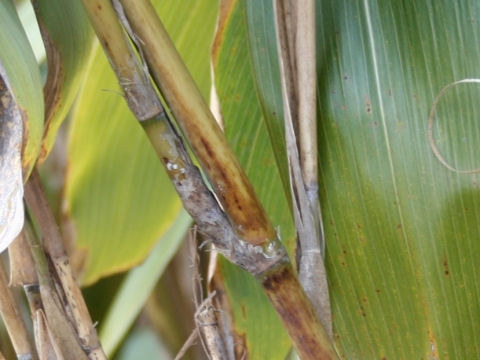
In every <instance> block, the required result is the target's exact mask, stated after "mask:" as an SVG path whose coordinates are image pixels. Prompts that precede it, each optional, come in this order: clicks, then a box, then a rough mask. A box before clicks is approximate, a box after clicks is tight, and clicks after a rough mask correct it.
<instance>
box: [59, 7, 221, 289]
mask: <svg viewBox="0 0 480 360" xmlns="http://www.w3.org/2000/svg"><path fill="white" fill-rule="evenodd" d="M216 4H217V2H216V1H214V0H202V1H197V2H195V5H194V6H193V7H192V6H191V3H190V2H189V1H187V0H184V1H176V2H160V1H157V2H155V3H154V5H155V6H156V8H157V10H158V12H159V14H160V17H161V18H162V20H163V21H164V23H165V25H166V27H167V29H168V30H169V31H170V34H171V36H172V38H173V40H174V42H175V43H176V45H177V47H178V48H179V50H180V53H181V54H182V55H183V57H184V59H185V61H186V63H187V66H191V67H190V69H191V71H192V73H193V75H194V77H195V78H196V79H197V81H198V83H199V86H200V88H201V89H202V91H203V93H204V94H205V95H208V91H209V89H210V80H209V74H210V67H209V51H208V49H209V44H210V43H211V39H212V37H213V29H214V24H215V18H216V12H215V11H212V9H215V5H216ZM187 35H188V36H187ZM68 164H69V165H68V171H67V179H66V187H65V207H64V208H65V215H66V219H67V222H70V225H71V226H66V227H65V229H69V230H72V229H73V231H72V232H71V233H72V234H73V237H74V239H73V240H75V242H76V247H77V248H78V249H77V250H78V251H77V255H78V254H80V253H81V252H84V254H85V256H86V264H85V275H84V279H83V281H84V283H85V284H89V283H92V282H94V281H95V280H97V279H98V278H99V277H101V276H104V275H107V274H111V273H114V272H118V271H121V270H125V269H127V268H129V267H131V266H133V265H135V264H138V263H139V262H140V261H142V260H143V259H144V258H145V256H146V255H147V254H148V252H149V251H150V250H151V249H152V247H153V246H154V244H155V242H156V241H157V240H158V239H159V238H160V237H161V236H162V235H163V234H164V233H165V231H166V230H167V229H168V228H169V226H170V224H171V223H172V221H173V220H174V219H175V218H176V216H177V214H178V212H179V210H180V208H181V204H180V201H179V200H178V197H177V195H176V194H175V191H174V189H173V187H172V186H171V184H170V181H169V179H168V178H167V176H166V174H165V171H164V169H163V168H162V166H161V163H160V161H159V160H158V158H157V157H156V154H155V152H154V151H153V148H152V147H151V145H150V143H149V141H148V139H147V137H146V136H145V134H144V133H143V130H142V129H141V127H140V125H139V124H138V123H137V121H136V120H135V119H134V117H133V116H132V115H131V113H130V111H129V110H128V108H127V106H126V103H125V100H124V99H123V97H122V96H121V93H120V89H119V86H118V81H117V80H116V79H115V76H114V74H113V72H112V71H111V69H110V67H109V65H108V63H107V60H106V58H105V56H104V54H103V52H102V50H101V49H100V47H99V46H97V49H96V50H95V53H94V55H93V56H92V58H91V62H90V65H89V69H88V73H87V78H86V81H85V83H84V85H83V88H82V91H81V94H80V95H79V99H78V103H77V105H76V109H75V111H74V113H73V116H72V125H71V129H70V139H69V149H68ZM79 258H80V256H77V257H76V258H74V261H78V259H79ZM80 260H81V259H80Z"/></svg>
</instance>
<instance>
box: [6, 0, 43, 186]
mask: <svg viewBox="0 0 480 360" xmlns="http://www.w3.org/2000/svg"><path fill="white" fill-rule="evenodd" d="M0 49H1V51H0V62H1V64H2V66H3V68H4V71H5V73H6V77H7V79H4V80H5V81H6V82H7V83H8V84H9V87H10V89H11V92H12V93H13V96H14V99H15V102H16V103H17V104H18V106H19V107H20V110H21V113H22V114H21V115H22V119H23V132H24V139H25V140H24V142H23V158H22V164H23V176H24V178H27V177H28V175H29V174H30V171H31V169H32V168H33V165H34V164H35V161H36V159H37V156H38V151H39V147H40V141H41V137H42V131H43V116H44V103H43V93H42V80H41V77H40V71H39V68H38V65H37V62H36V60H35V56H34V54H33V51H32V48H31V46H30V44H29V42H28V40H27V37H26V35H25V31H24V30H23V27H22V25H21V23H20V20H19V18H18V15H17V12H16V10H15V7H14V6H13V3H12V2H11V1H10V0H6V1H2V2H1V3H0Z"/></svg>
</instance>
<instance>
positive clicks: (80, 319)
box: [25, 169, 106, 359]
mask: <svg viewBox="0 0 480 360" xmlns="http://www.w3.org/2000/svg"><path fill="white" fill-rule="evenodd" d="M25 200H26V201H27V204H28V206H29V208H30V210H31V211H32V214H33V216H34V217H35V219H36V220H37V223H38V226H39V229H40V232H41V234H42V235H43V240H44V242H45V248H46V250H47V252H48V254H49V255H50V257H51V259H52V262H53V264H54V266H55V270H56V273H57V275H58V278H59V279H60V283H61V286H62V288H63V291H64V293H65V297H66V299H67V302H68V305H69V310H70V313H71V316H72V319H71V320H72V322H73V324H74V325H75V328H76V330H77V332H78V337H79V339H80V341H81V343H82V345H83V346H84V347H85V348H86V349H87V352H88V353H89V357H90V358H91V359H106V355H105V354H104V352H103V349H102V347H101V345H100V341H99V340H98V336H97V332H96V330H95V328H94V327H93V323H92V320H91V318H90V314H89V313H88V309H87V306H86V304H85V300H84V299H83V296H82V292H81V290H80V288H79V286H78V284H77V282H76V280H75V278H74V276H73V273H72V269H71V266H70V260H69V258H68V256H67V254H66V252H65V248H64V245H63V241H62V237H61V235H60V231H59V228H58V225H57V224H56V221H55V218H54V216H53V213H52V210H51V208H50V205H49V203H48V200H47V197H46V195H45V191H44V190H43V185H42V182H41V179H40V175H39V174H38V170H37V169H34V170H33V172H32V174H31V176H30V178H29V180H28V182H27V184H26V185H25ZM46 315H47V317H48V314H46Z"/></svg>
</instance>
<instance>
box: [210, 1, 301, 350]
mask: <svg viewBox="0 0 480 360" xmlns="http://www.w3.org/2000/svg"><path fill="white" fill-rule="evenodd" d="M218 31H219V32H218V33H217V39H218V42H217V43H216V46H217V47H218V48H217V47H216V48H214V52H213V54H214V55H213V56H214V58H213V62H214V69H215V79H216V89H217V93H218V97H219V100H220V105H221V111H222V115H223V120H224V122H225V134H226V136H227V138H228V140H229V142H230V144H231V145H232V147H233V149H234V151H235V153H236V155H237V156H238V158H239V161H240V163H241V165H242V166H243V168H244V169H245V171H246V173H247V176H248V177H249V179H250V180H251V181H252V183H253V185H254V188H255V190H256V192H257V194H258V196H259V198H260V200H261V202H262V204H263V205H264V207H265V209H266V211H267V213H268V214H269V216H270V218H271V219H272V221H273V224H274V225H275V226H276V227H278V231H279V233H280V235H281V238H282V240H283V241H284V242H285V243H286V244H287V246H288V248H289V249H292V244H293V242H294V239H295V230H294V227H293V221H292V217H291V213H290V208H289V198H288V197H287V196H286V192H285V187H284V184H282V180H281V176H280V172H279V170H278V167H277V165H276V161H275V156H274V153H273V151H272V145H271V143H270V141H269V137H268V134H267V128H266V126H265V124H264V121H263V120H262V116H263V114H262V108H261V106H260V104H259V102H258V99H257V95H256V93H255V82H254V79H253V77H252V69H251V62H250V58H249V53H248V42H247V28H246V23H245V3H244V2H243V1H238V2H233V5H232V7H231V8H230V9H229V11H228V13H227V14H225V23H224V26H223V27H220V28H219V30H218ZM271 115H272V116H275V115H274V114H271ZM280 141H281V140H280ZM280 153H281V152H280ZM287 176H288V175H287ZM287 184H288V183H287ZM219 264H220V271H221V273H222V277H223V279H224V282H225V287H226V289H227V294H228V296H229V299H230V302H231V304H232V309H233V314H234V323H235V331H236V332H237V333H238V334H240V335H241V336H245V340H246V346H247V349H246V350H247V352H248V355H249V358H250V359H283V358H284V357H285V356H286V354H287V352H288V350H289V348H290V340H289V339H288V336H287V335H286V333H285V331H284V329H283V327H282V325H281V323H280V319H279V318H278V316H277V315H276V313H275V311H274V310H273V308H272V307H271V305H270V303H269V301H268V299H267V298H266V296H265V295H264V294H263V291H262V289H261V287H260V286H259V285H258V284H257V283H256V281H255V280H254V279H253V277H251V276H250V275H249V274H248V273H246V272H244V271H242V270H240V269H239V268H237V267H235V266H234V265H231V264H230V263H228V262H227V261H226V260H224V259H222V260H221V261H220V262H219Z"/></svg>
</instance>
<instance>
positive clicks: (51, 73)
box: [36, 0, 93, 161]
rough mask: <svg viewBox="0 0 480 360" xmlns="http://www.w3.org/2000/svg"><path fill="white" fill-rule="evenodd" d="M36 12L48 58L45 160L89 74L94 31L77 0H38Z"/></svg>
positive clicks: (41, 157)
mask: <svg viewBox="0 0 480 360" xmlns="http://www.w3.org/2000/svg"><path fill="white" fill-rule="evenodd" d="M36 13H37V19H38V23H39V25H40V29H41V32H42V36H43V39H44V42H45V48H46V52H47V61H48V73H47V82H46V84H45V88H44V92H45V101H46V105H45V106H46V120H45V130H44V134H43V141H42V147H41V151H40V156H39V161H43V160H45V158H46V157H47V156H48V153H49V152H50V150H51V148H52V147H53V144H54V142H55V137H56V135H57V131H58V128H59V127H60V124H61V123H62V121H63V120H64V119H65V117H66V116H67V114H68V112H69V111H70V107H71V105H72V103H73V100H74V99H75V96H76V95H77V93H78V90H79V88H80V85H81V82H82V80H83V78H84V75H85V70H86V68H87V65H88V58H89V56H90V52H91V48H92V44H93V31H92V29H91V27H90V24H89V22H88V18H87V16H86V14H85V11H84V9H83V6H82V4H81V2H80V1H76V0H37V1H36Z"/></svg>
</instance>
